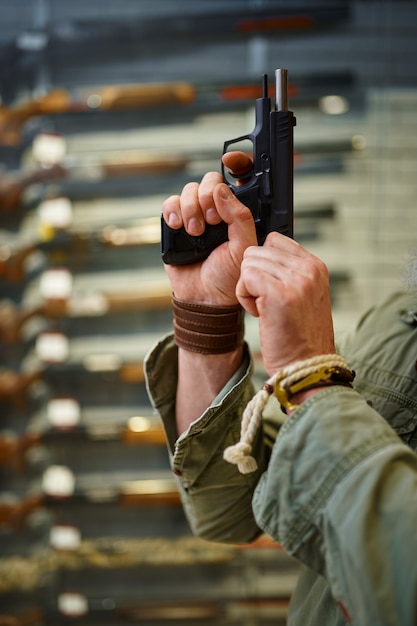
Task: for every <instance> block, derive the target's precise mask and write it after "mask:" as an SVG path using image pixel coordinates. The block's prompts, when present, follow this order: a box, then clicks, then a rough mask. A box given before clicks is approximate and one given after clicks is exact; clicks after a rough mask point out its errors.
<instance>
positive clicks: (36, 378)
mask: <svg viewBox="0 0 417 626" xmlns="http://www.w3.org/2000/svg"><path fill="white" fill-rule="evenodd" d="M93 356H94V355H93ZM110 356H112V355H110ZM115 358H116V361H120V360H122V359H120V357H119V355H115ZM106 359H107V355H105V360H106ZM111 373H112V375H113V376H116V378H117V380H118V381H121V382H124V383H127V384H129V385H135V384H137V383H143V382H144V380H145V378H144V370H143V360H138V361H128V360H126V361H125V362H122V363H121V364H115V365H113V366H112V368H111ZM108 375H109V369H108V368H107V367H106V366H103V369H102V370H100V369H99V366H95V367H94V369H90V368H89V367H88V366H86V365H85V364H83V363H75V364H74V363H72V364H71V363H68V364H67V363H59V364H54V365H46V366H44V367H41V368H39V369H35V370H32V371H27V372H26V371H15V370H9V369H5V368H3V369H0V405H1V404H10V405H11V406H13V407H16V408H20V407H25V406H26V400H27V393H28V391H29V390H30V388H31V387H32V386H33V385H35V383H38V382H40V381H45V382H48V383H51V384H55V383H56V382H57V380H59V379H61V380H62V379H64V380H65V381H66V382H68V383H69V381H70V380H73V379H74V377H77V378H81V379H82V380H83V381H84V382H86V379H87V378H88V377H93V379H92V384H93V380H94V377H96V378H97V377H100V376H101V377H103V376H105V377H108ZM107 384H108V381H107Z"/></svg>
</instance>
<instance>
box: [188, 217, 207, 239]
mask: <svg viewBox="0 0 417 626" xmlns="http://www.w3.org/2000/svg"><path fill="white" fill-rule="evenodd" d="M187 230H188V231H189V232H192V233H195V234H196V235H200V234H201V233H202V232H203V230H204V227H203V224H202V223H201V222H200V220H198V219H196V218H195V217H192V218H191V219H190V221H189V222H188V229H187Z"/></svg>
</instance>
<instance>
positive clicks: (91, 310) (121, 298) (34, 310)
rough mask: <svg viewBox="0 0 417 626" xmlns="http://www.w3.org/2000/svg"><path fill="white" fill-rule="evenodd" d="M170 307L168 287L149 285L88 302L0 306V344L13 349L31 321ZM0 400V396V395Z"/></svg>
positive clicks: (55, 300) (97, 295)
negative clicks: (138, 289)
mask: <svg viewBox="0 0 417 626" xmlns="http://www.w3.org/2000/svg"><path fill="white" fill-rule="evenodd" d="M170 307H171V290H170V288H169V286H168V285H166V286H165V285H155V284H152V283H149V284H148V285H146V287H144V288H142V289H141V290H140V291H136V292H135V291H133V290H132V291H126V292H119V293H117V292H114V293H112V292H108V293H106V292H104V291H103V292H96V293H95V294H90V300H89V301H87V302H86V301H85V299H84V298H83V297H82V296H79V297H77V296H70V297H68V298H47V299H45V300H44V301H43V302H41V303H40V304H35V305H33V306H27V307H17V306H15V305H14V304H13V303H11V302H3V303H2V304H0V340H1V342H2V343H3V344H5V345H9V346H12V345H17V344H18V343H19V342H20V341H21V339H22V333H23V330H24V327H25V324H26V323H27V322H29V321H30V320H31V319H34V318H43V319H45V320H48V321H55V320H58V319H62V318H67V319H69V318H75V317H82V316H88V317H100V316H103V315H112V314H117V313H129V312H137V313H140V312H142V311H156V310H164V309H169V308H170ZM0 397H1V393H0Z"/></svg>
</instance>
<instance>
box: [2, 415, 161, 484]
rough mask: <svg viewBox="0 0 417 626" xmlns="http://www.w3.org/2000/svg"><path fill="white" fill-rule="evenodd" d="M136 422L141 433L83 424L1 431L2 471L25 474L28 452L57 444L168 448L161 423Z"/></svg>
mask: <svg viewBox="0 0 417 626" xmlns="http://www.w3.org/2000/svg"><path fill="white" fill-rule="evenodd" d="M132 415H134V413H133V412H132ZM134 419H135V422H134V423H139V421H140V429H139V428H135V427H134V426H130V425H129V422H127V423H126V424H124V425H117V424H106V425H105V426H103V425H101V427H94V426H92V425H88V424H83V423H81V424H79V425H76V426H71V427H67V428H48V429H44V430H34V429H32V430H28V431H26V432H25V433H24V434H22V435H16V434H15V433H11V432H9V431H7V432H3V433H2V432H1V431H0V467H1V466H3V467H9V468H10V469H12V470H13V471H16V472H22V471H24V470H25V469H26V468H27V453H28V451H30V450H32V449H33V448H36V447H39V446H45V445H51V444H53V443H57V442H59V443H65V444H66V443H69V442H70V441H72V442H74V440H75V442H77V441H80V440H81V439H87V440H90V441H103V440H106V441H108V440H109V439H114V440H117V441H121V442H122V443H124V444H126V445H132V446H140V445H157V446H163V445H165V444H166V436H165V431H164V429H163V428H162V425H161V424H160V423H159V421H156V420H150V419H149V418H146V417H143V416H140V415H136V414H135V418H134Z"/></svg>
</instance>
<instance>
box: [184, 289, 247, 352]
mask: <svg viewBox="0 0 417 626" xmlns="http://www.w3.org/2000/svg"><path fill="white" fill-rule="evenodd" d="M172 308H173V313H174V339H175V343H176V344H177V346H179V347H180V348H184V350H189V351H191V352H199V353H201V354H225V353H226V352H232V351H233V350H236V349H237V348H239V347H240V346H241V345H242V344H243V337H244V314H243V309H242V307H241V306H240V305H239V304H236V305H233V306H209V305H205V304H196V303H191V302H183V301H182V300H178V299H177V298H175V296H172Z"/></svg>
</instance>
